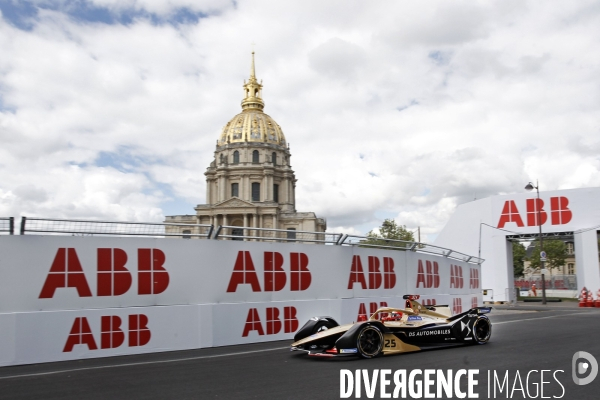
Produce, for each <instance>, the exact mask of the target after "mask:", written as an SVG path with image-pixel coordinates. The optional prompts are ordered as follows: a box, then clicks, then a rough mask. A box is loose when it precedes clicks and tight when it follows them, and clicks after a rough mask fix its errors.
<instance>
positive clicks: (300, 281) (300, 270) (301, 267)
mask: <svg viewBox="0 0 600 400" xmlns="http://www.w3.org/2000/svg"><path fill="white" fill-rule="evenodd" d="M290 262H291V272H290V274H291V275H292V279H291V288H290V289H291V290H292V291H302V290H306V289H308V287H309V286H310V282H311V280H312V278H311V276H310V271H309V270H308V268H306V267H307V266H308V256H307V255H306V254H304V253H290Z"/></svg>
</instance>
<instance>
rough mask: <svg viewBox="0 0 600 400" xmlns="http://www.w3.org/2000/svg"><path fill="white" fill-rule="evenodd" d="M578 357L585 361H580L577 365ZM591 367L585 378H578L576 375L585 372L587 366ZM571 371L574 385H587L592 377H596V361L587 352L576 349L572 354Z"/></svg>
mask: <svg viewBox="0 0 600 400" xmlns="http://www.w3.org/2000/svg"><path fill="white" fill-rule="evenodd" d="M580 359H585V360H586V362H580V363H579V365H577V364H578V363H577V361H578V360H580ZM590 366H591V367H592V369H591V371H590V374H589V375H588V377H587V378H579V377H577V375H578V374H579V375H583V374H585V373H586V372H587V370H588V368H589V367H590ZM572 371H573V382H575V384H576V385H587V384H588V383H591V382H592V381H593V380H594V379H596V375H598V361H596V359H595V358H594V356H593V355H591V354H590V353H588V352H585V351H578V352H577V353H575V354H573V362H572Z"/></svg>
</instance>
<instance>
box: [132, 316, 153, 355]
mask: <svg viewBox="0 0 600 400" xmlns="http://www.w3.org/2000/svg"><path fill="white" fill-rule="evenodd" d="M150 336H151V334H150V329H148V317H147V316H145V315H144V314H134V315H130V316H129V347H134V346H143V345H145V344H148V342H149V341H150Z"/></svg>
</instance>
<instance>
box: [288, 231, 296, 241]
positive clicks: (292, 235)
mask: <svg viewBox="0 0 600 400" xmlns="http://www.w3.org/2000/svg"><path fill="white" fill-rule="evenodd" d="M287 238H288V239H291V240H295V239H296V228H287Z"/></svg>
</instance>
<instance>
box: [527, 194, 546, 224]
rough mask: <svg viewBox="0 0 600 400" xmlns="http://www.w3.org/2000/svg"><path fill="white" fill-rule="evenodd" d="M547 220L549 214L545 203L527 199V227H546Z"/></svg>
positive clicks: (540, 200)
mask: <svg viewBox="0 0 600 400" xmlns="http://www.w3.org/2000/svg"><path fill="white" fill-rule="evenodd" d="M538 219H539V220H538ZM547 220H548V214H546V211H544V201H543V200H542V199H527V226H539V225H544V224H545V223H546V221H547ZM540 221H541V222H540Z"/></svg>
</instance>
